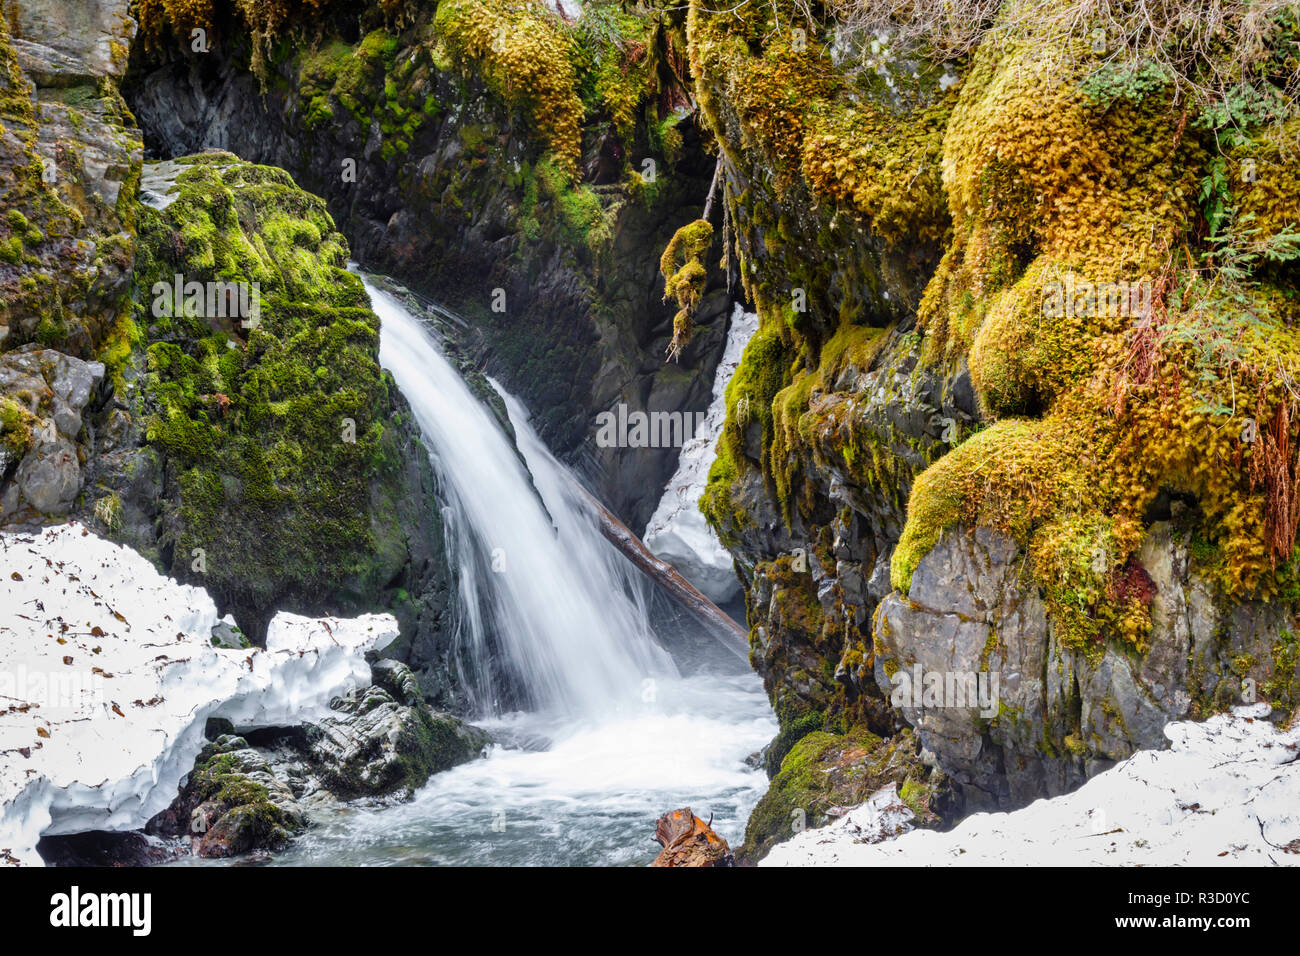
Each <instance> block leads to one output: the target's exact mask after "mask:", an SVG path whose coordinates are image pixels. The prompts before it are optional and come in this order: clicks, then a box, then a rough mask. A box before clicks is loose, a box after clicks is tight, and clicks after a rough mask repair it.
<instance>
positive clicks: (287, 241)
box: [103, 153, 427, 639]
mask: <svg viewBox="0 0 1300 956" xmlns="http://www.w3.org/2000/svg"><path fill="white" fill-rule="evenodd" d="M178 165H179V168H180V170H181V172H180V173H179V176H178V177H177V178H176V181H175V184H174V186H173V187H172V194H171V196H169V199H170V201H169V202H168V204H167V205H166V206H165V208H163V209H154V208H151V207H142V209H141V213H140V220H139V221H140V249H139V255H138V256H137V261H136V294H135V320H134V321H135V323H136V325H137V327H138V329H139V344H138V346H137V350H136V351H134V352H133V353H132V358H131V362H130V369H129V372H128V374H129V376H130V377H131V378H132V379H133V381H134V383H135V384H137V385H138V386H139V388H138V390H137V391H135V392H134V394H133V396H132V399H131V401H130V402H129V403H128V407H127V410H128V411H129V412H131V413H132V415H133V417H134V419H135V421H136V422H137V423H139V428H140V431H141V432H142V435H141V438H142V439H143V442H144V444H145V446H146V450H145V455H146V456H149V457H148V458H147V459H141V460H137V461H135V462H131V463H128V465H129V466H130V467H134V468H137V469H138V468H141V467H148V468H150V469H151V470H152V471H153V472H154V473H155V474H156V475H157V476H158V478H159V480H160V481H161V484H162V487H163V494H162V499H163V500H162V502H161V503H160V504H161V514H160V515H159V517H160V519H161V521H160V522H159V523H158V526H159V527H161V529H162V530H161V533H160V534H158V535H157V536H156V538H155V537H152V536H151V533H152V527H142V526H141V524H140V523H138V522H137V523H135V524H133V525H131V526H128V527H126V528H125V529H123V530H122V531H121V532H120V533H121V535H122V536H123V537H125V538H126V539H127V540H128V541H129V543H132V544H135V545H136V546H138V547H141V548H143V549H146V551H147V552H151V553H153V554H155V555H156V556H157V557H158V560H159V561H161V562H162V563H163V564H164V565H165V566H166V569H167V570H168V572H169V573H172V574H174V575H177V576H178V577H181V578H183V579H185V580H189V581H192V582H193V583H196V584H200V585H202V586H204V587H206V588H208V589H209V590H210V591H211V592H212V593H213V594H214V596H216V597H217V598H218V600H219V601H220V602H221V603H222V604H223V605H225V606H227V607H229V608H231V609H232V610H233V611H234V612H235V615H236V617H237V619H238V620H239V621H240V623H241V625H242V626H243V627H244V629H245V630H246V632H248V633H249V634H250V635H252V636H253V637H254V639H257V638H258V637H259V636H260V634H261V632H262V629H263V628H264V626H265V622H266V619H267V618H268V617H269V614H270V613H272V612H273V611H274V610H275V609H277V608H279V607H282V606H286V605H289V606H292V605H297V606H300V607H304V608H308V607H324V606H325V605H326V604H333V605H336V606H338V607H339V608H340V609H344V608H349V607H355V606H358V605H361V604H365V603H369V604H374V603H383V598H382V594H383V592H384V590H385V587H386V586H391V584H392V582H394V580H395V579H398V578H400V577H401V575H402V574H403V569H404V566H405V565H406V564H407V562H408V559H409V542H408V538H409V537H411V536H412V534H413V533H414V532H417V531H418V528H417V529H411V528H404V527H403V525H402V521H401V519H402V517H403V515H404V514H405V513H406V512H407V511H409V510H411V509H412V508H418V507H420V504H421V498H416V500H414V501H409V502H408V501H407V500H406V499H409V498H410V494H409V491H408V475H407V474H406V473H405V468H404V462H405V461H406V459H407V458H408V456H409V455H410V454H411V453H412V450H411V449H410V448H409V444H410V439H409V437H408V436H407V435H405V434H404V433H403V431H402V430H401V429H399V428H398V427H396V425H395V422H394V414H395V412H396V409H397V408H399V407H400V396H398V394H397V392H396V389H395V388H394V387H393V385H392V383H391V380H390V379H389V378H388V377H387V376H386V375H385V374H384V373H383V371H382V370H381V369H380V367H379V362H378V347H379V321H378V319H377V318H376V316H375V314H374V313H373V312H372V311H371V310H370V306H369V300H368V298H367V296H366V294H365V290H364V289H363V288H362V286H361V283H360V280H359V279H358V278H357V277H356V276H354V275H352V274H350V273H349V272H348V271H347V270H346V268H345V266H346V264H347V255H348V251H347V243H346V241H345V240H344V239H343V237H342V236H341V235H340V234H339V233H338V232H337V231H336V230H335V229H334V225H333V221H332V220H331V219H330V216H329V214H328V213H327V212H326V211H325V207H324V203H323V202H322V201H321V200H319V199H318V198H316V197H314V196H312V195H310V194H309V193H306V192H304V191H302V190H300V189H298V188H297V186H296V185H295V184H294V183H293V180H292V179H290V177H289V176H288V175H287V174H286V173H284V172H283V171H282V170H279V169H275V168H272V167H265V166H256V165H253V164H250V163H244V162H242V161H240V160H238V159H237V158H235V157H234V156H232V155H230V154H227V153H211V154H204V155H201V156H196V157H193V158H191V159H188V160H181V161H180V162H179V164H178ZM187 287H188V288H189V289H190V293H189V294H187V293H186V288H187ZM195 290H197V291H195ZM214 290H215V292H216V300H215V304H216V308H214V296H213V292H214ZM178 292H179V294H178ZM123 398H125V396H123V395H121V393H119V399H123ZM127 467H128V466H125V465H124V466H123V469H122V470H123V471H125V470H127ZM122 479H123V476H122V475H117V476H114V475H106V476H104V478H103V484H104V485H105V486H106V487H109V486H111V485H112V484H113V482H114V481H115V480H118V481H119V483H121V484H123V485H124V487H125V489H126V490H128V493H129V492H130V490H131V489H130V487H129V486H127V485H126V483H125V481H122ZM118 490H120V489H118ZM423 500H425V501H427V499H423ZM155 507H156V506H155ZM137 536H138V539H137V540H132V538H133V537H137Z"/></svg>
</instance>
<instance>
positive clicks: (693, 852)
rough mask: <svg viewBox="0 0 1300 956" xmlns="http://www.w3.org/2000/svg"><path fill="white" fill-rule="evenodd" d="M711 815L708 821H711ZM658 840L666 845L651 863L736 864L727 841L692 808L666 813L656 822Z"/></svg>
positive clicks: (654, 864)
mask: <svg viewBox="0 0 1300 956" xmlns="http://www.w3.org/2000/svg"><path fill="white" fill-rule="evenodd" d="M712 820H713V818H712V817H710V818H709V821H710V822H712ZM655 841H656V842H657V843H658V844H659V845H660V846H662V847H663V849H662V850H660V851H659V855H658V856H657V857H655V861H654V862H653V863H651V864H650V865H651V866H735V865H736V860H735V857H733V856H732V854H731V847H729V846H727V841H726V840H724V839H722V837H720V836H718V835H717V834H716V833H714V832H713V828H712V827H710V826H709V824H708V823H705V822H704V821H703V820H701V819H700V818H699V817H697V816H696V815H695V814H694V813H692V812H691V808H690V807H683V808H682V809H680V810H674V811H672V813H665V814H664V815H663V816H662V817H660V818H659V822H658V823H656V824H655Z"/></svg>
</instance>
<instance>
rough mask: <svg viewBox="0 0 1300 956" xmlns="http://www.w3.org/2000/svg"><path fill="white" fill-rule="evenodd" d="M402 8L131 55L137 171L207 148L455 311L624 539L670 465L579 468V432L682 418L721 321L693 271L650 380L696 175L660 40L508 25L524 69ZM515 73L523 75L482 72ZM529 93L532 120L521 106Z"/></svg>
mask: <svg viewBox="0 0 1300 956" xmlns="http://www.w3.org/2000/svg"><path fill="white" fill-rule="evenodd" d="M411 6H412V7H413V8H414V9H413V12H412V14H411V16H410V17H409V18H401V17H399V18H396V19H393V18H387V17H385V16H384V15H383V13H382V12H381V11H379V10H375V11H371V12H370V13H367V14H365V15H363V16H362V17H360V19H359V20H358V17H357V16H356V13H355V11H353V10H351V9H349V8H348V7H347V5H345V4H334V5H332V6H331V7H330V8H329V9H328V10H326V11H325V13H324V15H323V18H322V20H321V21H320V22H311V23H307V22H303V21H301V20H298V21H293V23H292V25H291V26H290V25H286V26H285V27H284V28H283V29H284V32H285V35H286V36H291V37H292V42H288V41H287V40H286V41H284V42H280V43H278V44H277V45H275V46H274V47H273V48H272V49H271V50H270V51H269V53H268V54H267V55H266V56H263V55H262V53H261V51H260V48H258V47H257V46H256V44H255V43H254V42H253V41H252V39H251V38H250V33H249V26H248V25H247V24H246V23H244V22H243V21H241V20H240V19H238V18H237V17H234V16H231V15H229V10H225V15H223V13H222V12H223V8H224V7H225V5H223V4H218V5H217V14H218V15H217V18H216V19H215V20H214V22H213V24H212V26H211V30H210V34H209V40H210V43H209V46H208V50H207V52H205V53H196V52H194V51H193V50H192V49H191V46H190V44H189V42H188V40H187V39H185V37H186V36H187V33H186V31H185V30H183V29H181V30H178V29H177V28H176V25H175V24H173V23H171V22H170V21H167V22H166V23H165V24H163V25H160V26H159V27H158V28H157V29H156V30H155V31H154V32H153V33H152V34H150V37H149V42H145V43H137V44H135V45H134V46H133V47H132V61H131V68H130V74H129V78H128V83H127V85H126V87H125V90H126V96H127V99H128V101H129V102H130V103H131V106H132V109H133V110H134V111H135V112H136V114H137V116H138V117H139V118H140V122H141V124H142V126H143V127H144V128H145V129H146V130H147V131H148V145H149V146H150V148H151V149H153V150H154V151H155V152H157V153H158V154H159V155H161V156H177V155H185V154H188V153H193V152H197V151H200V150H203V149H209V148H216V149H223V150H229V151H231V152H233V153H235V154H237V155H239V156H241V157H243V158H245V159H248V160H251V161H254V162H260V163H269V164H273V165H277V166H281V167H283V168H285V169H287V170H288V171H289V172H290V173H292V174H293V176H294V178H295V179H296V180H297V181H298V182H299V183H300V184H301V185H302V186H303V187H304V188H306V189H308V190H310V191H312V192H314V193H316V194H318V195H320V196H322V197H323V198H324V199H325V200H326V202H327V205H328V208H329V210H330V212H331V213H332V214H333V216H334V218H335V220H336V221H337V222H338V224H339V228H340V229H341V230H342V231H343V232H344V233H345V234H346V235H347V236H348V238H349V241H350V243H351V248H352V252H353V255H354V256H355V257H356V258H357V259H358V260H359V261H360V262H361V263H363V264H364V265H365V266H366V268H368V269H371V270H374V271H379V272H385V273H388V274H390V275H393V276H395V277H398V278H399V279H400V280H401V281H402V282H403V283H405V284H406V285H408V286H409V287H411V288H412V289H414V290H416V291H418V292H421V293H423V294H426V295H428V296H431V297H432V298H434V299H436V300H438V301H439V302H441V303H443V304H444V305H447V306H449V307H451V308H453V309H455V310H458V311H460V312H462V313H463V314H464V315H465V317H466V318H467V319H468V320H470V323H471V326H472V329H473V330H474V334H475V335H476V336H477V338H478V341H477V343H476V344H477V348H478V349H479V350H480V351H481V353H482V362H483V363H484V367H485V370H486V371H487V372H488V374H491V375H493V376H495V377H497V378H498V379H500V380H501V381H502V382H503V384H504V385H505V386H506V387H507V388H509V389H510V390H511V391H512V392H514V393H516V394H518V395H519V396H520V397H521V398H522V399H523V400H524V401H525V402H526V403H527V404H528V406H529V407H530V408H531V409H533V410H534V411H535V413H536V416H537V419H538V422H539V425H540V431H541V434H542V437H543V438H544V439H545V440H546V441H547V443H548V444H549V445H550V446H551V447H552V448H553V449H555V450H556V452H557V454H559V455H560V456H561V457H562V458H563V459H565V460H567V461H569V462H571V463H574V464H577V465H578V466H579V467H580V468H581V470H582V471H583V472H584V473H585V474H586V476H587V477H588V479H589V480H590V481H591V483H592V484H593V487H594V488H595V489H596V491H597V493H598V494H599V495H600V496H601V498H602V500H604V501H605V502H606V503H607V504H608V505H609V506H610V507H611V508H612V509H613V510H614V511H615V513H616V514H618V515H619V517H620V518H622V519H623V520H624V521H625V522H627V523H628V524H629V525H630V526H632V527H633V528H635V529H636V530H637V531H638V532H639V531H640V530H641V529H642V528H643V527H644V526H645V523H646V521H647V520H648V519H649V517H650V514H651V512H652V511H653V510H654V506H655V503H656V501H657V494H656V491H657V489H658V488H661V487H662V486H663V484H664V482H665V481H666V480H667V479H668V477H669V475H671V474H672V471H673V469H674V467H675V466H676V458H677V456H676V449H675V448H671V447H669V448H660V447H648V448H637V449H629V448H626V447H611V448H606V447H601V446H599V445H598V444H597V442H596V440H595V438H596V416H597V414H598V413H599V412H601V411H604V410H606V409H610V408H614V407H616V406H617V405H618V404H619V403H623V404H625V405H626V406H627V408H628V410H629V411H631V412H636V411H660V412H694V411H702V410H703V409H704V408H705V407H706V406H707V404H708V398H709V384H710V381H711V377H712V373H713V368H714V366H715V365H716V364H717V360H718V356H719V355H720V353H721V350H722V340H723V336H724V333H725V325H726V317H727V314H728V313H729V310H730V307H729V304H728V301H727V296H726V294H725V292H724V291H723V290H722V289H721V288H720V286H721V285H723V284H724V282H723V279H722V276H721V275H720V274H718V273H717V271H716V270H715V271H714V279H713V283H712V285H713V289H714V291H713V293H712V294H711V295H709V296H708V297H707V298H706V300H705V302H704V304H703V306H702V307H701V309H700V310H699V313H698V315H697V319H696V322H697V325H698V326H699V334H698V336H697V337H696V339H695V341H694V344H693V345H692V346H691V347H690V348H689V349H688V350H687V351H686V352H685V353H684V354H683V355H682V356H681V357H680V360H679V362H677V363H672V364H665V363H664V361H663V356H664V351H665V348H666V346H667V342H668V340H669V337H670V335H671V331H672V329H671V319H672V312H673V310H672V309H671V308H669V307H668V306H666V305H664V304H663V302H662V295H663V288H662V284H661V282H660V281H659V278H658V272H657V270H658V262H659V253H660V251H661V250H662V249H663V247H664V245H665V244H666V243H667V242H668V239H669V238H670V237H671V235H672V233H673V230H674V229H675V228H676V227H677V226H678V225H680V224H681V223H682V222H685V221H689V220H690V219H692V218H694V217H695V216H696V215H697V214H698V210H699V207H700V205H701V204H702V203H703V201H704V198H705V194H706V193H707V192H708V189H709V182H710V179H711V176H712V173H713V166H714V163H713V160H712V158H711V157H709V156H707V155H705V152H704V149H703V146H702V144H701V142H700V140H699V137H698V136H697V135H696V133H695V132H694V127H693V125H692V124H690V123H689V122H681V123H680V124H679V122H678V116H677V114H676V113H674V112H673V111H672V108H671V107H673V106H676V105H677V104H680V103H684V102H685V100H684V98H683V96H682V94H681V92H680V84H679V83H678V80H677V78H676V76H675V75H674V72H673V70H674V68H677V69H680V64H679V63H678V62H677V61H678V60H679V59H680V57H681V51H682V48H683V47H684V43H685V41H684V38H683V37H682V35H681V30H680V26H679V27H678V28H677V30H676V31H675V32H674V31H672V30H670V29H667V28H665V27H662V26H660V24H659V23H658V18H657V17H650V16H646V17H641V16H630V15H628V14H625V13H622V12H621V11H620V10H619V9H618V7H617V5H615V4H606V5H593V7H592V9H591V10H590V11H588V12H587V13H585V14H584V15H583V17H582V18H581V19H579V21H578V23H577V25H576V27H575V28H574V29H575V34H574V36H575V37H576V38H575V39H573V40H572V41H566V42H565V43H561V42H560V40H559V39H558V38H557V36H558V35H556V34H555V32H554V31H555V29H556V28H555V27H554V26H552V25H551V22H552V20H553V15H552V16H545V15H541V14H540V7H539V8H538V15H537V16H533V19H531V20H529V22H528V23H527V24H519V25H514V24H510V25H509V29H510V33H509V35H510V36H511V37H512V38H513V40H512V42H514V43H517V44H518V45H519V56H520V58H521V59H522V60H526V61H528V63H530V64H531V66H528V65H525V64H515V63H514V61H509V62H507V61H506V60H505V59H504V57H503V58H500V59H499V58H498V57H497V55H496V54H495V53H494V52H493V49H494V48H493V47H492V46H491V45H490V44H489V45H486V46H484V45H476V42H477V41H476V40H475V37H476V36H477V32H476V31H479V30H484V29H488V28H489V27H490V26H491V24H490V23H489V22H488V21H490V20H491V18H492V17H495V16H501V17H507V16H508V15H509V11H508V10H507V11H505V12H501V13H497V12H494V8H493V6H492V5H490V4H480V3H477V2H464V3H446V4H442V5H436V4H432V3H428V4H414V5H411ZM435 9H436V11H437V20H436V21H435ZM530 9H533V7H532V5H530V4H520V5H519V10H530ZM503 23H504V21H503ZM584 24H590V26H589V27H585V26H584ZM533 34H536V37H534V36H533ZM534 39H536V40H537V42H538V43H539V44H542V45H541V46H539V47H538V48H536V49H534V48H532V47H530V46H529V43H530V42H532V41H533V40H534ZM543 41H545V42H543ZM516 68H517V69H520V70H531V71H532V72H529V73H527V75H523V74H521V75H520V76H519V77H517V78H515V77H513V75H511V76H503V75H502V73H501V71H508V70H512V69H516ZM575 70H577V71H578V73H577V74H576V75H575V73H574V71H575ZM255 73H257V74H258V75H254V74H255ZM552 87H554V89H552ZM534 88H538V89H541V90H546V91H549V92H547V94H546V95H547V96H551V97H552V100H542V101H541V102H539V103H538V105H536V106H532V105H530V103H531V101H530V99H529V91H531V90H533V89H534ZM575 89H576V90H577V92H576V93H575V92H573V91H574V90H575ZM538 95H539V97H540V96H541V94H538ZM576 96H581V97H582V102H580V103H577V105H576V106H575V105H574V104H573V103H572V102H571V101H570V98H572V97H576ZM521 103H522V104H523V105H522V106H521V105H520V104H521ZM521 113H522V115H521ZM584 115H585V117H586V119H585V121H584V120H583V117H584ZM679 125H680V131H679V128H678V127H679ZM561 136H562V137H563V138H564V143H563V149H552V150H548V149H547V147H548V146H554V145H555V144H556V143H558V142H560V137H561ZM577 165H580V166H581V171H582V173H583V175H582V177H581V178H580V180H578V181H571V180H570V178H569V176H570V172H571V167H575V166H577ZM643 173H648V175H649V177H650V179H649V181H645V180H644V178H643V175H642V174H643ZM716 249H720V244H715V256H714V258H715V259H716V258H717V254H716ZM466 344H467V345H470V344H473V343H469V342H467V343H466Z"/></svg>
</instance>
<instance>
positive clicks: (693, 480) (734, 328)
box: [642, 305, 758, 602]
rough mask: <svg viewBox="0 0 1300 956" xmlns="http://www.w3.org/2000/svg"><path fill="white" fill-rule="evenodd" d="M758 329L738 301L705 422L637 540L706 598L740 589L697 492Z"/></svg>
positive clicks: (704, 480) (726, 597)
mask: <svg viewBox="0 0 1300 956" xmlns="http://www.w3.org/2000/svg"><path fill="white" fill-rule="evenodd" d="M757 330H758V316H757V315H756V314H754V313H753V312H746V311H745V310H744V309H743V308H741V307H740V305H737V306H736V308H735V311H734V312H733V313H732V316H731V326H730V327H729V328H728V329H727V344H726V347H725V348H724V349H723V352H722V359H721V360H720V361H719V362H718V370H717V372H716V373H715V374H714V377H713V399H712V401H711V402H710V404H709V409H708V411H707V412H706V413H705V419H704V427H703V428H702V429H700V430H699V432H698V433H697V434H696V435H695V436H694V437H693V438H692V439H691V440H690V441H688V442H686V443H685V444H683V445H682V452H681V457H680V458H679V459H678V463H677V471H676V472H675V473H674V474H673V476H672V477H671V478H670V479H668V484H667V486H666V487H665V488H664V493H663V497H662V498H660V499H659V505H658V507H656V508H655V513H654V514H653V515H652V516H651V517H650V521H649V523H648V524H647V525H646V531H645V535H644V536H643V537H642V540H643V541H644V542H645V546H646V547H647V548H649V549H650V552H651V553H652V554H654V555H656V556H657V557H659V558H662V559H663V560H664V561H667V562H668V563H669V564H671V565H672V566H673V567H674V568H676V569H677V570H678V571H679V572H680V573H681V575H682V577H684V578H686V580H687V581H690V582H691V584H693V585H695V586H696V587H697V588H699V589H700V591H701V592H702V593H704V594H705V595H706V596H707V597H708V598H709V599H710V600H712V601H716V602H723V601H727V600H729V599H731V598H733V597H735V596H736V595H737V594H739V593H740V583H739V582H738V581H737V580H736V573H735V571H733V570H732V566H731V555H730V554H729V553H728V552H727V549H726V548H724V547H723V546H722V542H721V541H719V540H718V536H717V535H716V534H714V533H713V529H712V528H710V527H709V523H708V522H707V521H705V520H704V515H703V514H701V513H700V509H699V501H700V495H701V494H703V493H704V487H705V485H707V484H708V481H709V468H710V467H712V465H713V460H714V459H715V458H717V444H718V436H719V435H721V434H722V423H723V422H724V421H725V420H726V417H727V398H726V393H727V383H728V382H730V381H731V376H732V375H733V374H735V371H736V366H738V365H739V364H740V357H741V355H742V354H743V353H744V351H745V346H746V345H748V344H749V340H750V339H751V338H753V336H754V333H755V332H756V331H757Z"/></svg>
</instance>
